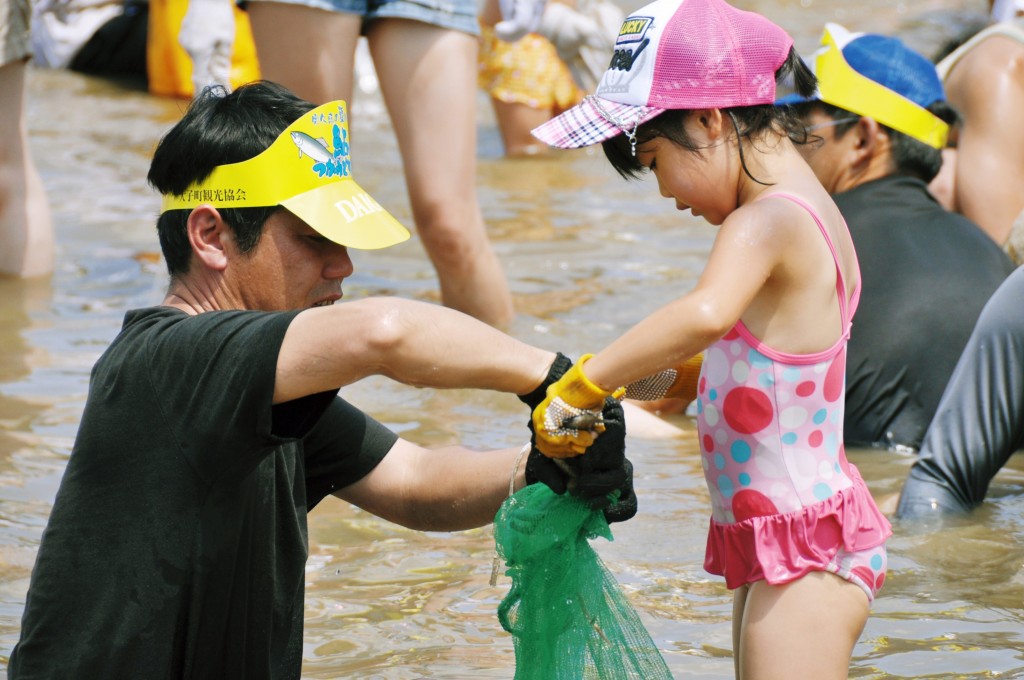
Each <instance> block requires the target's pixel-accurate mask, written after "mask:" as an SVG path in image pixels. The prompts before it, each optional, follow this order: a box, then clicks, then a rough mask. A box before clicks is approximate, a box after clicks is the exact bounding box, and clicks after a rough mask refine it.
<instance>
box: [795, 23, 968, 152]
mask: <svg viewBox="0 0 1024 680" xmlns="http://www.w3.org/2000/svg"><path fill="white" fill-rule="evenodd" d="M861 37H863V34H859V33H850V32H849V31H847V30H846V29H845V28H843V27H842V26H839V25H838V24H832V23H829V24H826V25H825V34H824V35H823V36H822V38H821V44H822V48H821V49H820V50H818V52H816V53H815V58H814V74H815V75H816V76H817V78H818V93H817V98H818V99H820V100H821V101H823V102H825V103H826V104H831V105H832V106H837V107H839V108H841V109H845V110H847V111H850V112H852V113H856V114H857V115H858V116H866V117H868V118H873V119H875V120H876V121H878V122H879V123H881V124H882V125H886V126H888V127H890V128H892V129H893V130H897V131H899V132H902V133H903V134H905V135H908V136H910V137H913V138H914V139H916V140H918V141H920V142H923V143H925V144H927V145H928V146H931V147H934V148H936V149H941V148H942V147H944V146H946V138H947V137H948V136H949V125H947V124H946V123H945V121H943V120H942V119H941V118H939V117H938V116H936V115H935V114H933V113H932V112H930V111H928V109H926V108H924V107H923V106H921V105H920V104H918V103H916V102H914V101H912V100H910V99H908V98H907V97H905V96H903V95H901V94H900V93H898V92H896V91H895V90H892V89H890V88H888V87H886V86H884V85H882V84H880V83H878V82H875V81H874V80H872V79H871V78H869V77H867V76H865V75H863V74H861V73H860V72H859V71H858V70H857V69H855V68H854V67H853V66H852V65H851V64H850V62H849V61H848V60H847V57H846V56H845V55H844V53H843V51H844V50H845V49H846V46H847V45H849V44H850V43H851V42H853V41H854V40H856V39H858V38H861ZM900 47H901V49H902V50H905V51H907V52H908V53H909V50H907V48H904V47H902V46H900ZM915 56H916V55H915ZM920 60H921V61H922V62H924V63H927V60H926V59H924V57H920ZM915 67H917V70H922V69H923V68H924V67H923V66H918V65H915ZM927 68H928V69H930V71H931V72H929V73H924V72H920V73H917V74H914V73H913V72H911V73H908V74H905V75H906V77H911V78H912V77H916V76H920V77H921V78H922V79H925V80H927V81H929V83H930V81H932V80H934V81H935V85H934V87H937V88H938V90H939V95H941V94H942V92H941V81H939V80H938V75H937V74H936V73H934V70H935V69H934V66H933V65H931V64H930V63H928V64H927ZM892 69H893V70H894V71H895V70H898V69H902V70H903V71H912V70H913V69H910V67H909V66H908V65H907V64H893V65H892Z"/></svg>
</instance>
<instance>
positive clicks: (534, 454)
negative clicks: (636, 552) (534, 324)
mask: <svg viewBox="0 0 1024 680" xmlns="http://www.w3.org/2000/svg"><path fill="white" fill-rule="evenodd" d="M556 379H557V378H556ZM603 416H604V421H605V431H604V432H603V433H602V434H601V435H600V436H599V437H598V438H597V440H596V441H595V442H594V443H593V444H592V445H591V446H590V448H588V449H587V452H586V453H584V454H582V455H580V456H575V457H573V458H561V459H558V462H556V461H555V460H554V459H552V458H548V457H547V456H545V455H544V454H543V453H541V452H540V450H539V449H538V448H537V447H536V446H533V447H532V448H531V449H530V454H529V457H528V458H527V459H526V483H527V484H533V483H534V482H543V483H544V484H547V486H548V487H549V488H550V489H551V490H552V491H554V492H555V493H558V494H562V493H565V491H566V490H567V489H568V490H569V491H570V493H572V494H573V495H574V496H578V497H579V498H582V499H583V500H584V501H586V502H587V503H589V504H590V506H591V507H592V508H595V509H597V508H600V509H602V510H603V511H604V516H605V519H606V520H608V522H609V523H611V522H622V521H625V520H627V519H630V518H631V517H633V516H634V515H635V514H636V510H637V502H636V494H635V493H634V492H633V465H632V464H631V463H630V462H629V460H628V459H627V458H626V420H625V414H624V413H623V411H622V404H620V403H619V401H618V400H617V399H613V398H612V397H609V398H607V399H605V402H604V410H603ZM530 431H531V433H533V427H532V423H531V428H530ZM530 441H531V444H533V443H534V442H535V437H534V438H531V440H530ZM563 465H564V467H562V466H563ZM613 492H618V494H619V495H618V498H617V499H616V500H615V501H614V502H613V501H612V500H611V494H612V493H613Z"/></svg>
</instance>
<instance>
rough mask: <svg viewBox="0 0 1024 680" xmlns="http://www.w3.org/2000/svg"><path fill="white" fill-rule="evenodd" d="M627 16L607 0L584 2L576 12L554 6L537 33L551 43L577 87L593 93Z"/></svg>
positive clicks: (570, 8) (558, 5) (569, 8)
mask: <svg viewBox="0 0 1024 680" xmlns="http://www.w3.org/2000/svg"><path fill="white" fill-rule="evenodd" d="M624 18H625V13H624V12H623V11H622V10H621V9H619V7H618V6H617V5H615V4H614V3H612V2H608V1H607V0H593V1H591V0H581V2H580V3H579V6H578V7H577V8H576V9H573V8H572V7H569V6H568V5H565V4H563V3H559V2H552V3H551V4H549V5H548V6H547V9H545V10H544V15H543V17H542V19H541V23H540V27H539V28H538V29H537V32H538V33H540V34H541V35H543V36H544V37H545V38H547V39H548V40H550V41H551V43H552V44H553V45H554V46H555V50H556V51H557V52H558V57H559V58H560V59H561V60H562V61H564V62H565V63H566V64H567V65H568V66H569V70H570V71H571V72H572V75H573V78H574V79H575V80H576V84H577V85H579V86H580V88H582V89H583V90H584V91H587V92H593V91H594V90H595V89H596V88H597V84H598V82H600V80H601V76H602V75H603V74H604V71H605V69H607V68H608V63H609V62H610V61H611V58H612V52H613V51H614V48H615V38H616V36H617V35H618V33H619V26H621V24H622V21H623V19H624Z"/></svg>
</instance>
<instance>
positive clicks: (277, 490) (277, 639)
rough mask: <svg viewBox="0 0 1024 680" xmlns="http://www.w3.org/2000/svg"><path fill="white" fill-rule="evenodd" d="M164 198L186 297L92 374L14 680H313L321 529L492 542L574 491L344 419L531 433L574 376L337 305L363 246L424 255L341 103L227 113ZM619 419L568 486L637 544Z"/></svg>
mask: <svg viewBox="0 0 1024 680" xmlns="http://www.w3.org/2000/svg"><path fill="white" fill-rule="evenodd" d="M149 181H150V183H151V184H152V185H153V186H154V187H155V188H156V189H157V190H158V191H159V192H160V193H161V194H162V195H163V212H162V214H161V216H160V218H159V221H158V223H157V230H158V233H159V237H160V243H161V248H162V250H163V253H164V257H165V259H166V261H167V266H168V270H169V272H170V277H171V280H170V285H169V288H168V292H167V295H166V297H165V298H164V300H163V302H162V304H161V305H160V306H157V307H152V308H148V309H138V310H132V311H129V312H128V313H127V314H126V316H125V320H124V325H123V327H122V330H121V332H120V333H119V334H118V336H117V337H116V338H115V339H114V341H113V342H112V343H111V345H110V347H109V348H108V349H107V350H106V352H104V354H103V356H102V357H100V359H99V361H97V363H96V365H95V367H94V368H93V372H92V376H91V380H90V386H89V396H88V399H87V402H86V406H85V411H84V413H83V416H82V422H81V425H80V428H79V432H78V436H77V438H76V440H75V444H74V448H73V450H72V452H71V456H70V459H69V461H68V465H67V469H66V471H65V474H64V478H63V480H62V482H61V485H60V489H59V490H58V493H57V498H56V500H55V502H54V507H53V511H52V513H51V516H50V520H49V523H48V525H47V528H46V530H45V532H44V534H43V538H42V542H41V545H40V549H39V554H38V556H37V559H36V564H35V567H34V569H33V572H32V579H31V583H30V585H29V592H28V597H27V602H26V607H25V613H24V616H23V619H22V630H21V637H20V640H19V642H18V644H17V646H16V647H15V648H14V651H13V652H12V654H11V660H10V665H9V668H8V672H9V677H10V678H11V680H25V679H28V678H33V679H35V678H53V679H55V680H56V679H60V680H67V679H68V678H75V679H82V680H85V679H87V678H88V679H90V680H91V679H93V678H96V679H102V680H115V679H121V678H124V679H129V678H130V679H136V678H145V679H147V680H149V679H163V678H168V679H170V678H190V679H193V678H209V679H211V680H225V679H231V678H239V679H244V680H263V679H268V680H270V679H273V680H276V679H283V678H288V679H294V678H298V677H299V674H300V669H301V662H302V618H303V596H304V591H303V587H304V568H305V562H306V556H307V551H308V541H307V528H306V513H307V512H308V511H309V509H311V508H312V507H313V506H315V505H316V504H317V503H318V502H319V501H320V500H321V499H323V498H324V497H326V496H327V495H328V494H333V495H335V496H337V497H338V498H341V499H343V500H346V501H348V502H351V503H353V504H355V505H357V506H359V507H361V508H363V509H364V510H367V511H369V512H371V513H373V514H375V515H378V516H380V517H382V518H385V519H388V520H390V521H393V522H396V523H398V524H401V525H403V526H406V527H411V528H416V529H423V530H458V529H466V528H470V527H477V526H482V525H484V524H487V523H490V522H491V521H492V520H493V518H494V515H495V513H496V511H497V510H498V508H499V506H500V504H501V502H502V501H503V500H504V498H505V497H506V495H507V494H508V491H509V485H510V477H511V480H512V484H513V485H514V486H515V487H516V488H519V487H522V486H523V485H524V484H529V483H534V482H538V481H540V482H543V483H546V484H548V485H549V486H551V487H552V489H553V490H555V491H556V492H560V493H564V492H565V491H566V488H567V486H568V481H569V479H568V477H567V474H568V473H567V472H564V471H563V469H562V468H561V467H560V466H558V465H556V464H555V463H554V462H553V461H551V460H549V459H547V458H545V457H543V456H542V455H540V454H539V452H538V451H537V450H536V449H535V448H531V447H530V446H525V447H523V449H505V450H498V451H490V452H472V451H470V450H468V449H466V448H464V447H461V446H450V447H445V448H442V449H436V450H429V451H428V450H427V449H424V448H422V447H420V446H417V445H415V444H413V443H412V442H409V441H406V440H403V439H401V438H399V437H398V436H397V435H395V434H394V433H392V432H391V431H389V430H388V429H387V428H386V427H384V426H383V425H381V424H380V423H378V422H377V421H375V420H374V419H373V418H371V417H370V416H368V415H366V414H364V413H362V412H361V411H359V410H358V409H356V408H354V407H353V406H351V405H349V404H347V403H346V402H345V401H344V400H342V399H341V398H340V397H338V396H337V391H338V389H339V388H340V387H342V386H344V385H347V384H350V383H353V382H355V381H358V380H360V379H362V378H364V377H366V376H370V375H384V376H387V377H390V378H392V379H394V380H397V381H399V382H403V383H406V384H409V385H414V386H431V387H438V388H447V387H462V388H482V389H492V390H500V391H504V392H511V393H514V394H517V395H520V399H522V400H523V401H524V402H526V404H527V405H528V406H530V407H531V409H532V408H533V407H534V406H536V404H538V403H539V402H540V401H541V400H542V399H543V397H544V391H545V388H546V387H547V385H549V384H550V383H551V382H552V381H553V380H555V379H557V377H559V376H560V375H561V374H562V373H563V372H564V371H565V370H567V369H568V368H569V366H570V365H571V362H570V361H569V360H568V359H567V358H566V357H564V356H562V355H556V354H554V353H553V352H549V351H545V350H541V349H538V348H535V347H531V346H529V345H526V344H524V343H522V342H519V341H517V340H515V339H513V338H511V337H509V336H507V335H505V334H504V333H501V332H500V331H498V330H496V329H494V328H492V327H490V326H488V325H486V324H484V323H482V322H479V321H477V320H476V319H474V318H472V317H470V316H467V315H465V314H462V313H460V312H456V311H453V310H450V309H446V308H444V307H440V306H437V305H431V304H425V303H418V302H413V301H407V300H399V299H391V298H369V299H366V300H361V301H356V302H346V303H344V304H334V303H336V302H339V301H340V299H341V297H342V282H343V280H344V279H345V278H346V277H347V276H349V275H350V274H351V273H352V262H351V260H350V259H349V256H348V252H347V247H356V248H382V247H386V246H389V245H391V244H394V243H397V242H399V241H402V240H404V239H405V238H407V237H408V232H407V231H406V230H405V228H404V227H402V226H401V225H400V224H399V223H398V222H397V221H395V219H394V218H393V217H391V216H390V215H389V214H388V213H387V212H385V211H384V209H383V208H382V207H381V206H380V205H378V204H377V203H376V201H374V200H373V199H372V198H371V197H370V196H369V195H368V194H366V192H365V191H363V190H362V189H361V188H360V187H359V186H358V185H357V184H356V183H355V182H354V181H353V180H352V178H351V162H350V159H349V150H348V125H347V118H346V111H345V106H344V103H343V102H331V103H329V104H324V105H322V106H319V107H314V106H313V105H312V104H309V103H308V102H305V101H303V100H301V99H298V98H296V97H295V96H294V95H292V94H291V93H289V92H288V91H287V90H284V89H283V88H281V87H280V86H276V85H274V84H271V83H254V84H250V85H247V86H244V87H241V88H239V89H238V90H236V91H235V92H233V93H231V94H225V93H224V92H218V91H206V92H204V93H203V94H202V95H201V96H200V97H198V98H197V99H196V100H195V101H194V102H193V103H192V105H191V106H190V107H189V110H188V111H187V112H186V114H185V116H184V117H183V118H182V120H181V121H180V122H179V123H178V124H177V125H175V126H174V128H172V129H171V130H170V132H169V133H168V134H167V135H166V136H165V137H164V138H163V140H161V142H160V144H159V146H158V148H157V150H156V153H155V155H154V159H153V163H152V165H151V167H150V173H149ZM603 415H604V416H605V423H604V425H605V427H606V428H607V429H608V430H612V429H613V428H614V429H615V430H617V431H616V432H615V435H616V436H614V437H613V436H608V434H609V433H608V432H606V434H605V435H603V436H601V437H599V438H598V440H597V442H596V443H595V444H594V447H593V448H594V449H595V450H596V453H594V452H588V454H587V455H586V456H585V457H582V460H574V461H573V463H572V464H571V468H570V470H571V473H572V474H573V475H574V476H575V477H577V482H578V483H577V484H575V485H573V488H574V489H575V491H574V493H579V494H580V495H584V496H585V499H586V500H588V501H589V502H591V503H592V505H594V506H595V507H604V511H605V516H606V517H607V518H608V520H609V521H618V520H623V519H628V518H629V517H631V516H632V515H633V514H634V513H635V512H636V499H635V496H634V495H633V493H632V485H631V484H632V482H631V468H630V465H629V462H628V461H627V460H626V459H625V457H624V455H623V447H622V443H621V442H622V436H621V435H624V429H623V428H624V424H623V418H622V411H621V407H620V406H619V405H618V404H617V402H614V401H612V402H609V403H608V404H607V405H606V407H605V409H604V414H603ZM527 420H528V418H527V416H526V414H525V413H524V422H526V421H527ZM527 452H529V455H528V456H526V462H525V464H521V463H522V458H523V457H524V455H526V454H527ZM613 492H617V494H618V495H614V494H613ZM612 499H615V502H614V503H612V502H611V501H612Z"/></svg>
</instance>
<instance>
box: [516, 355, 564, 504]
mask: <svg viewBox="0 0 1024 680" xmlns="http://www.w3.org/2000/svg"><path fill="white" fill-rule="evenodd" d="M570 368H572V359H570V358H569V357H567V356H565V355H564V354H562V353H561V352H559V353H558V355H557V356H555V360H554V361H553V362H551V368H549V369H548V375H547V377H546V378H544V381H543V382H542V383H541V384H540V385H539V386H538V387H537V389H535V390H534V391H533V392H530V393H529V394H520V395H518V397H519V401H521V402H523V403H524V404H526V405H527V406H529V407H530V414H531V415H532V414H533V409H535V408H537V406H538V404H540V402H542V401H544V397H546V396H547V393H548V387H549V386H550V385H552V384H553V383H555V382H557V381H558V379H559V378H561V377H562V374H563V373H565V372H566V371H568V370H569V369H570ZM527 425H528V426H529V427H530V455H529V457H528V458H527V459H526V483H527V484H534V483H536V482H543V483H544V484H547V485H548V488H550V489H551V490H552V491H554V492H555V493H557V494H563V493H565V490H566V489H567V488H568V485H569V474H568V473H567V472H566V471H565V470H563V469H562V468H559V467H558V464H557V463H555V461H554V460H553V459H551V458H548V457H547V456H545V455H544V454H543V453H541V452H540V449H538V448H537V435H536V432H535V431H534V429H533V418H532V417H531V418H530V419H529V420H528V421H527Z"/></svg>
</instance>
